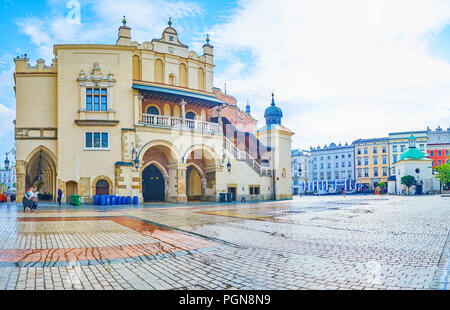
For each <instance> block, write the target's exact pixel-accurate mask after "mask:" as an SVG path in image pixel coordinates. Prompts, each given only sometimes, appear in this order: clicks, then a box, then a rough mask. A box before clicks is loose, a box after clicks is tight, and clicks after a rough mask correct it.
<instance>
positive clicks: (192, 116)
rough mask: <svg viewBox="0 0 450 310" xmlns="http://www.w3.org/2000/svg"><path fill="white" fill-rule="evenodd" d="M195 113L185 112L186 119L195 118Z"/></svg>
mask: <svg viewBox="0 0 450 310" xmlns="http://www.w3.org/2000/svg"><path fill="white" fill-rule="evenodd" d="M195 117H196V115H195V113H194V112H187V113H186V119H195Z"/></svg>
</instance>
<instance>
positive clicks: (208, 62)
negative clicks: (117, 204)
mask: <svg viewBox="0 0 450 310" xmlns="http://www.w3.org/2000/svg"><path fill="white" fill-rule="evenodd" d="M14 61H15V73H14V79H15V87H14V89H15V92H16V115H17V117H16V120H15V122H14V123H15V126H16V128H15V138H16V144H17V153H16V178H17V196H18V200H19V201H20V200H21V197H22V196H23V194H24V192H25V190H26V189H27V188H28V187H30V186H34V187H38V190H39V192H40V193H46V194H47V195H46V197H51V199H52V200H55V198H56V197H55V196H56V193H57V189H58V188H61V189H62V191H63V193H64V194H65V196H66V197H67V199H69V197H70V195H74V194H76V195H80V196H81V200H82V202H83V203H91V202H92V197H93V195H101V194H110V195H121V196H137V197H139V201H140V203H142V202H155V201H169V202H178V203H183V202H186V201H218V200H219V194H220V193H223V192H232V193H234V194H235V195H234V197H235V199H237V200H241V199H242V198H245V199H246V200H267V199H290V198H292V194H291V182H292V177H291V166H290V152H291V137H292V135H293V134H294V133H293V132H291V131H290V130H289V129H287V128H286V127H284V126H283V125H281V117H282V113H281V109H280V108H279V107H277V106H276V105H275V102H274V98H273V96H272V103H271V105H270V106H269V107H268V108H267V110H266V126H264V127H263V128H260V129H259V130H256V125H257V120H255V119H254V118H253V117H252V116H251V115H250V107H249V106H247V111H241V110H240V109H239V108H238V107H237V102H236V99H235V98H233V97H232V96H229V95H227V94H224V93H222V92H221V91H220V89H218V88H214V87H213V85H214V84H213V82H214V48H213V46H212V45H211V44H210V40H209V37H207V39H206V44H204V45H203V54H202V55H198V54H197V53H196V52H194V51H191V50H189V49H188V46H186V45H184V44H183V43H181V41H180V38H179V36H178V33H177V31H176V30H175V28H173V27H172V22H171V21H170V20H169V26H168V27H167V28H166V29H164V31H163V33H162V36H161V38H159V39H153V40H152V41H146V42H142V43H138V42H135V41H132V40H131V28H130V27H128V26H127V25H126V20H125V19H124V20H123V26H121V27H120V28H119V32H118V39H117V42H116V44H114V45H101V44H72V45H55V46H54V59H53V63H52V64H51V65H49V66H48V65H46V64H45V62H44V60H42V59H39V60H37V64H36V65H35V66H31V65H30V64H29V59H28V58H27V56H26V55H23V56H21V57H19V56H18V57H17V58H15V59H14Z"/></svg>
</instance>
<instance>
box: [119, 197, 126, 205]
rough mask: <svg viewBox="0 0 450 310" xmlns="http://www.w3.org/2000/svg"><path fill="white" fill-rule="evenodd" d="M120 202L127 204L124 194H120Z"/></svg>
mask: <svg viewBox="0 0 450 310" xmlns="http://www.w3.org/2000/svg"><path fill="white" fill-rule="evenodd" d="M120 202H121V204H123V205H126V204H127V197H125V196H122V198H121V201H120Z"/></svg>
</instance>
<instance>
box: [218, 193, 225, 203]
mask: <svg viewBox="0 0 450 310" xmlns="http://www.w3.org/2000/svg"><path fill="white" fill-rule="evenodd" d="M219 198H220V202H226V201H227V193H219Z"/></svg>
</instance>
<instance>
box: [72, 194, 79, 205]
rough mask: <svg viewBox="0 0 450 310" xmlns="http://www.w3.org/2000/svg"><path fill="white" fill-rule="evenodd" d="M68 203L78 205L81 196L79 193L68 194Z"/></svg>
mask: <svg viewBox="0 0 450 310" xmlns="http://www.w3.org/2000/svg"><path fill="white" fill-rule="evenodd" d="M70 204H71V205H72V206H79V205H80V204H81V196H80V195H70Z"/></svg>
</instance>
